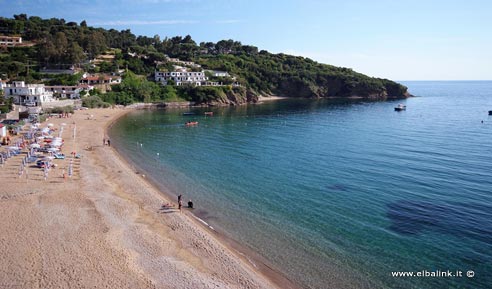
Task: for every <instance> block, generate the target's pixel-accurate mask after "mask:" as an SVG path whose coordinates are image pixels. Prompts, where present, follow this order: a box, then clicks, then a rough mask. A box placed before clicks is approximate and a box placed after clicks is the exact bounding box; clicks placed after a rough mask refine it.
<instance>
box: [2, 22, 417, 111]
mask: <svg viewBox="0 0 492 289" xmlns="http://www.w3.org/2000/svg"><path fill="white" fill-rule="evenodd" d="M156 33H166V34H168V33H169V31H156ZM0 35H6V36H21V37H22V39H23V41H24V42H25V43H26V45H22V46H14V47H6V46H4V47H1V48H0V78H3V79H10V80H25V81H26V82H28V83H47V82H49V83H50V84H52V85H54V84H64V85H69V84H76V83H77V82H78V80H79V78H80V75H81V74H80V73H79V74H75V75H50V76H49V77H48V76H47V75H44V74H43V73H42V71H43V69H50V68H51V69H67V68H69V67H76V68H79V69H80V71H86V72H90V73H97V72H99V73H103V72H104V73H121V72H122V71H123V70H124V72H123V73H122V74H123V81H122V83H121V84H117V85H114V86H112V90H111V91H110V92H108V93H104V94H103V93H97V92H95V93H94V94H96V95H98V97H99V98H101V100H102V101H103V102H106V103H110V104H130V103H133V102H161V101H180V100H187V101H195V102H197V103H217V102H219V103H220V102H222V103H244V102H248V101H249V102H254V101H256V100H257V98H258V96H259V95H279V96H288V97H304V98H319V97H355V96H356V97H362V98H372V99H387V98H404V97H407V96H408V93H407V87H405V86H403V85H401V84H399V83H396V82H394V81H391V80H388V79H381V78H374V77H369V76H366V75H364V74H361V73H358V72H355V71H353V70H352V69H350V68H343V67H336V66H332V65H328V64H322V63H319V62H316V61H313V60H311V59H309V58H304V57H299V56H291V55H287V54H282V53H280V54H273V53H270V52H268V51H265V50H259V49H258V48H257V47H255V46H252V45H244V44H242V43H241V42H238V41H234V40H222V41H218V42H217V43H213V42H201V43H196V42H195V41H194V40H193V39H192V38H191V37H190V36H189V35H187V36H184V37H183V36H175V37H171V38H167V37H166V38H164V39H161V37H160V36H158V35H157V34H156V35H155V36H153V37H148V36H137V35H134V34H133V33H132V32H131V31H130V30H129V29H127V30H121V31H118V30H115V29H103V28H95V27H90V26H89V25H88V24H87V23H86V21H82V22H80V23H76V22H67V21H66V20H64V19H57V18H51V19H42V18H40V17H37V16H29V17H28V16H27V15H25V14H20V15H14V17H13V18H0ZM101 55H110V56H111V57H107V58H103V60H102V61H99V62H98V63H97V65H95V64H94V62H91V60H93V59H95V58H98V57H99V56H101ZM170 58H179V60H182V61H190V62H193V63H196V64H198V65H200V67H201V68H200V69H204V70H220V71H226V72H227V73H229V75H230V76H231V78H227V79H220V81H221V84H223V85H221V86H214V87H207V86H202V87H194V86H174V85H172V83H170V84H169V85H165V86H164V85H161V84H159V83H156V82H154V72H155V71H156V70H172V61H170ZM104 59H108V60H107V61H106V60H104ZM190 69H198V68H193V67H190ZM210 78H211V79H212V80H217V79H214V77H213V76H210ZM233 82H234V83H235V84H238V85H235V86H233V85H231V84H232V83H233Z"/></svg>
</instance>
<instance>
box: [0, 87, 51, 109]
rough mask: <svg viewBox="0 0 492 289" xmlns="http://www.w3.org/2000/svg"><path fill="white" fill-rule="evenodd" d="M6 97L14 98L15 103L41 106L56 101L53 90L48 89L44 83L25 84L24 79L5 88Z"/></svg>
mask: <svg viewBox="0 0 492 289" xmlns="http://www.w3.org/2000/svg"><path fill="white" fill-rule="evenodd" d="M4 91H5V98H13V99H14V103H15V104H19V105H30V106H34V105H36V106H39V105H41V104H43V103H46V102H51V101H55V99H54V98H53V92H51V91H46V89H45V86H44V84H25V83H24V81H14V82H13V83H12V84H7V86H6V87H5V88H4Z"/></svg>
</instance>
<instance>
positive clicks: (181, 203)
mask: <svg viewBox="0 0 492 289" xmlns="http://www.w3.org/2000/svg"><path fill="white" fill-rule="evenodd" d="M181 206H183V202H181V200H179V201H178V209H179V211H180V212H181Z"/></svg>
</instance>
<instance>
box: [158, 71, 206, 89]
mask: <svg viewBox="0 0 492 289" xmlns="http://www.w3.org/2000/svg"><path fill="white" fill-rule="evenodd" d="M169 80H173V81H174V83H176V85H186V84H189V85H195V86H201V85H202V84H204V83H205V82H206V81H207V77H206V76H205V72H203V71H198V72H195V71H187V70H186V69H184V68H181V69H177V70H176V71H170V72H169V71H156V72H155V81H156V82H160V83H162V84H163V85H167V82H168V81H169Z"/></svg>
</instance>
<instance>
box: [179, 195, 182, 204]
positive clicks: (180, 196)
mask: <svg viewBox="0 0 492 289" xmlns="http://www.w3.org/2000/svg"><path fill="white" fill-rule="evenodd" d="M182 197H183V196H182V195H181V194H179V195H178V203H179V202H181V198H182Z"/></svg>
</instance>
